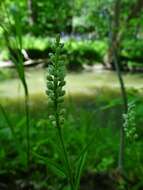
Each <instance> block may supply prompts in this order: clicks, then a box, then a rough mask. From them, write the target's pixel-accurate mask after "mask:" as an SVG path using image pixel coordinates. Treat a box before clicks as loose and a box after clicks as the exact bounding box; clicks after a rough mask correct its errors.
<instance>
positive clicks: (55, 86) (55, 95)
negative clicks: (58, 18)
mask: <svg viewBox="0 0 143 190" xmlns="http://www.w3.org/2000/svg"><path fill="white" fill-rule="evenodd" d="M54 48H55V53H54V54H52V55H51V63H52V64H51V65H50V66H49V68H48V75H47V91H46V93H47V95H48V97H49V99H50V100H51V103H52V104H51V106H52V110H53V113H52V115H50V119H51V121H52V123H53V126H54V127H55V128H56V129H57V136H58V137H59V141H60V144H61V149H62V153H63V157H64V158H63V159H64V165H65V168H66V175H67V180H68V183H69V185H70V188H71V190H74V176H73V173H72V168H71V164H70V159H69V157H68V152H67V149H66V146H65V142H64V137H63V133H62V127H63V125H64V118H65V116H64V109H63V108H62V107H63V105H62V104H63V101H64V94H65V91H64V90H63V87H64V86H65V80H64V78H65V64H64V61H63V57H61V52H62V48H63V45H62V44H61V43H60V36H59V35H58V36H57V38H56V41H55V45H54Z"/></svg>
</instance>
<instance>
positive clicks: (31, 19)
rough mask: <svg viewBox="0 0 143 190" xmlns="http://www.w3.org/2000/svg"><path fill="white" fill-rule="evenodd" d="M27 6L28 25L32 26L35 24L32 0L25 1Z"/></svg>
mask: <svg viewBox="0 0 143 190" xmlns="http://www.w3.org/2000/svg"><path fill="white" fill-rule="evenodd" d="M27 6H28V18H29V24H30V26H33V25H34V23H35V13H34V10H33V0H27Z"/></svg>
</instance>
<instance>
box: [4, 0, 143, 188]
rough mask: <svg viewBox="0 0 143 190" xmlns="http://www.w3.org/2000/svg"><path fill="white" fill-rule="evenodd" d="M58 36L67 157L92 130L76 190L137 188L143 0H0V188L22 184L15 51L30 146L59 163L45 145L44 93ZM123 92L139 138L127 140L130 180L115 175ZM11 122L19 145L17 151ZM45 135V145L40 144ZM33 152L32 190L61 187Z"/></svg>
mask: <svg viewBox="0 0 143 190" xmlns="http://www.w3.org/2000/svg"><path fill="white" fill-rule="evenodd" d="M57 34H60V36H61V41H62V43H64V49H63V52H62V54H63V55H66V59H65V62H66V68H67V76H66V87H65V89H66V96H65V106H66V108H67V113H66V123H65V128H67V129H65V134H66V135H65V141H66V142H67V148H68V150H69V152H70V154H71V155H72V156H71V159H72V160H73V159H74V158H75V157H76V155H77V153H78V152H79V151H80V150H81V147H82V146H84V145H85V143H87V142H88V141H90V137H91V136H92V134H95V136H94V137H95V138H94V139H95V144H94V143H93V144H92V145H91V148H90V150H89V155H88V159H87V163H86V166H85V168H84V173H83V176H82V180H81V187H82V190H96V189H97V190H104V187H106V190H108V189H109V190H117V189H120V190H127V189H130V190H131V188H133V190H142V189H143V181H142V179H143V167H142V161H143V152H142V146H143V141H142V136H143V128H142V124H143V0H132V1H131V0H39V1H38V0H3V1H0V107H1V113H0V147H3V148H1V149H0V189H2V188H3V189H4V188H5V189H10V188H13V189H16V188H18V189H20V190H21V189H24V188H25V189H26V188H27V187H26V186H25V185H23V184H25V183H24V179H25V173H24V172H25V165H26V161H25V160H26V155H25V149H26V148H25V146H26V145H25V141H24V137H25V133H26V132H24V131H25V130H24V129H25V122H26V121H25V110H24V90H23V87H22V84H21V81H20V80H19V77H18V73H17V70H16V67H15V64H14V60H15V61H17V62H18V60H19V55H20V57H21V59H22V62H23V64H24V69H25V76H26V81H27V85H28V89H29V96H30V102H29V108H30V116H31V119H30V122H31V126H32V127H31V132H30V137H31V141H32V145H31V149H32V151H37V150H38V151H39V152H41V153H42V154H43V155H46V156H47V155H48V156H49V157H51V158H52V159H53V160H58V161H59V157H58V155H57V152H56V149H55V147H54V146H53V144H52V143H51V142H52V140H51V139H54V138H56V137H55V134H54V132H53V130H52V128H51V125H50V123H49V121H48V112H49V110H48V109H49V107H48V101H47V99H48V98H47V97H46V94H45V91H46V73H47V67H48V66H49V64H50V59H49V54H50V53H53V52H54V47H53V43H54V40H55V36H56V35H57ZM17 42H20V46H18V45H17ZM121 83H122V84H121ZM121 85H123V89H124V90H125V92H124V93H125V94H123V91H122V90H123V89H121ZM124 95H125V96H126V99H127V100H128V102H129V103H130V102H132V103H133V104H134V106H135V108H134V109H135V110H134V117H135V118H134V120H135V121H134V122H135V125H136V130H137V133H138V139H137V140H135V141H134V140H133V139H131V140H127V142H126V144H127V148H126V153H125V170H126V172H127V174H128V180H125V179H123V180H120V178H119V176H116V175H115V173H116V172H114V170H115V168H116V166H117V165H118V152H119V151H118V149H119V139H120V137H119V134H120V132H119V130H120V127H121V126H122V125H123V122H124V119H123V113H124V103H125V101H124V100H125V99H124V97H123V96H124ZM7 115H8V117H7ZM134 122H133V123H134ZM131 123H132V122H131ZM9 124H10V125H9ZM11 124H12V125H13V126H14V128H15V131H16V136H17V138H18V139H17V140H20V144H21V147H22V148H21V150H23V152H21V153H20V154H18V153H17V145H15V141H14V140H13V136H12V134H11V128H10V127H9V126H11ZM47 125H48V128H47ZM21 131H22V133H21ZM49 136H50V140H51V142H49V141H48V142H44V141H43V140H44V139H46V138H48V137H49ZM41 144H42V145H43V147H42V146H41ZM69 144H70V145H69ZM32 151H31V152H32ZM31 154H32V155H31V159H32V162H33V165H32V169H31V176H32V177H31V181H32V184H33V189H38V190H44V189H46V188H47V187H48V188H49V190H53V189H61V190H63V184H64V185H65V181H64V179H61V178H60V179H57V178H55V175H54V174H53V173H52V172H51V171H49V169H48V168H47V165H46V163H45V162H42V161H41V159H40V158H37V157H35V156H34V154H33V153H31ZM1 163H2V164H1ZM37 168H38V169H37ZM33 171H34V172H33ZM41 171H43V173H42V174H41ZM110 174H112V176H113V177H112V178H111V176H110ZM7 179H8V180H7ZM53 179H54V180H53ZM53 181H54V183H53ZM97 181H98V182H97ZM115 181H116V182H115ZM65 186H66V185H65ZM117 187H118V188H117ZM3 189H2V190H3ZM5 189H4V190H5ZM67 189H68V188H67V187H66V188H65V190H67ZM11 190H12V189H11Z"/></svg>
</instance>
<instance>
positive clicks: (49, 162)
mask: <svg viewBox="0 0 143 190" xmlns="http://www.w3.org/2000/svg"><path fill="white" fill-rule="evenodd" d="M33 154H34V155H35V156H36V157H37V158H39V159H40V160H42V161H43V162H44V163H45V164H46V165H47V166H48V167H49V169H51V170H52V172H53V173H55V174H56V175H58V176H59V177H66V173H65V171H64V170H63V168H61V167H60V166H59V165H58V164H56V163H55V162H53V161H52V160H50V159H48V158H47V157H44V156H41V155H39V154H38V153H36V152H33Z"/></svg>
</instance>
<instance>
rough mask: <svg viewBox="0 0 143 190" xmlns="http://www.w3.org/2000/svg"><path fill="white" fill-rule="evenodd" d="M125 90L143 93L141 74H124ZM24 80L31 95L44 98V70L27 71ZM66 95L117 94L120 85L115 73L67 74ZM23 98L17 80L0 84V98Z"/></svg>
mask: <svg viewBox="0 0 143 190" xmlns="http://www.w3.org/2000/svg"><path fill="white" fill-rule="evenodd" d="M123 77H124V81H125V85H126V87H127V88H130V89H137V90H138V91H139V92H141V93H142V92H143V74H124V75H123ZM26 78H27V83H28V87H29V92H30V94H31V95H34V96H35V95H41V96H43V97H45V89H46V69H45V70H44V69H37V68H36V69H27V70H26ZM66 81H67V85H66V91H67V95H71V96H72V95H73V96H76V95H77V96H80V95H81V96H93V95H95V94H96V93H98V94H99V92H101V90H102V91H103V92H104V93H105V92H107V91H108V92H109V91H110V92H113V91H114V92H119V89H120V85H119V82H118V78H117V75H116V73H115V72H112V71H107V70H101V71H93V72H87V71H86V72H85V71H84V72H80V73H68V74H67V77H66ZM108 92H107V94H108ZM22 96H23V88H22V86H21V83H20V81H19V79H17V78H12V79H8V80H5V81H1V82H0V97H1V98H16V97H22Z"/></svg>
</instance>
